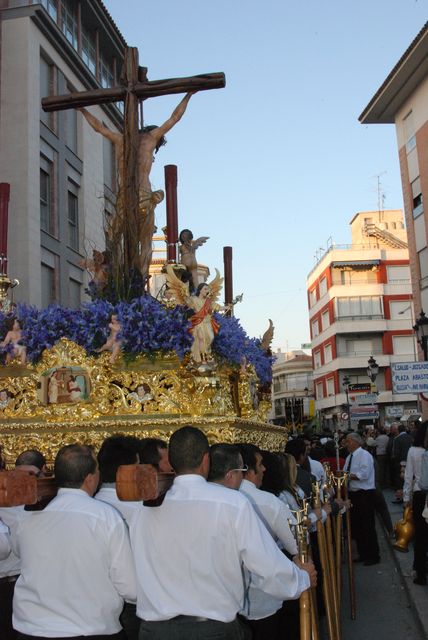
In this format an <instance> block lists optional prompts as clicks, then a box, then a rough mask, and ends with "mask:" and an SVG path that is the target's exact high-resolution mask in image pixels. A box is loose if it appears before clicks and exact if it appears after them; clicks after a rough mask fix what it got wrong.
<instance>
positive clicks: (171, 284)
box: [166, 264, 189, 304]
mask: <svg viewBox="0 0 428 640" xmlns="http://www.w3.org/2000/svg"><path fill="white" fill-rule="evenodd" d="M166 283H167V285H168V291H170V292H171V293H172V296H173V297H174V299H175V301H176V303H177V304H186V299H187V298H188V297H189V284H188V283H187V282H182V281H181V280H180V278H177V276H176V275H175V273H174V269H173V268H172V266H171V265H170V264H168V265H167V267H166Z"/></svg>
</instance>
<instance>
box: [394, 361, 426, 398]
mask: <svg viewBox="0 0 428 640" xmlns="http://www.w3.org/2000/svg"><path fill="white" fill-rule="evenodd" d="M391 375H392V392H393V393H426V392H427V391H428V362H395V363H393V364H391Z"/></svg>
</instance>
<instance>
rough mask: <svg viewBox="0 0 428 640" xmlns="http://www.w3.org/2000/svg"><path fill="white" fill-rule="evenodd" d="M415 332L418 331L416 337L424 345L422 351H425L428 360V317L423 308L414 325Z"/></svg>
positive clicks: (425, 357)
mask: <svg viewBox="0 0 428 640" xmlns="http://www.w3.org/2000/svg"><path fill="white" fill-rule="evenodd" d="M413 330H414V332H415V333H416V339H417V341H418V343H419V344H420V345H421V347H422V351H423V353H424V360H425V361H427V360H428V354H427V352H428V348H427V343H428V318H427V317H426V315H425V313H424V312H423V310H422V309H421V312H420V314H419V317H418V319H417V320H416V324H415V326H414V327H413Z"/></svg>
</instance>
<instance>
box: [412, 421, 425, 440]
mask: <svg viewBox="0 0 428 640" xmlns="http://www.w3.org/2000/svg"><path fill="white" fill-rule="evenodd" d="M427 427H428V421H426V420H425V421H424V422H419V424H417V426H416V429H415V433H414V438H413V446H414V447H425V437H426V434H427Z"/></svg>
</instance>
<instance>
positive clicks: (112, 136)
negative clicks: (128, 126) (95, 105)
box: [79, 109, 121, 144]
mask: <svg viewBox="0 0 428 640" xmlns="http://www.w3.org/2000/svg"><path fill="white" fill-rule="evenodd" d="M79 111H80V112H81V113H82V114H83V116H84V117H85V119H86V121H87V122H88V124H90V125H91V127H92V129H94V130H95V131H97V132H98V133H101V135H102V136H104V137H105V138H107V139H108V140H110V141H111V142H113V143H114V144H118V143H120V142H121V135H120V133H115V132H114V131H112V130H111V129H109V128H108V127H106V126H105V125H104V124H103V123H102V122H100V121H99V120H98V118H96V117H95V116H93V115H92V113H89V111H87V110H86V109H79Z"/></svg>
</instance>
